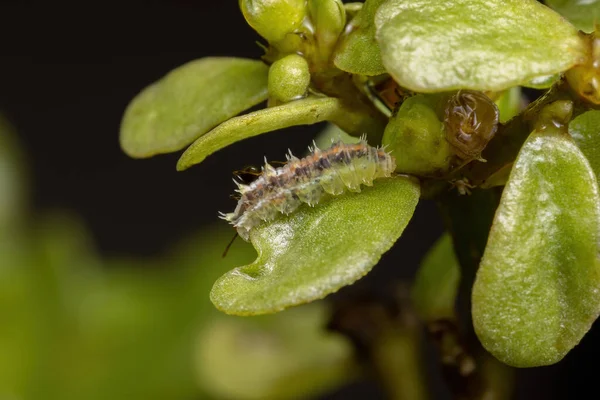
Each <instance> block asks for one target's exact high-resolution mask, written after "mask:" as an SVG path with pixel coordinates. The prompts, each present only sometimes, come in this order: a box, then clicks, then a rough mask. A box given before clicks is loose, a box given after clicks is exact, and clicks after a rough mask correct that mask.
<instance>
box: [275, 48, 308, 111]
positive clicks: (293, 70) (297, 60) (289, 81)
mask: <svg viewBox="0 0 600 400" xmlns="http://www.w3.org/2000/svg"><path fill="white" fill-rule="evenodd" d="M309 84H310V71H309V70H308V63H307V62H306V60H305V59H304V58H303V57H302V56H299V55H297V54H291V55H289V56H286V57H284V58H282V59H280V60H277V61H275V62H274V63H273V65H271V68H270V69H269V83H268V85H269V95H270V96H271V97H272V98H274V99H276V100H279V101H281V102H283V103H287V102H288V101H292V100H296V99H299V98H302V97H304V96H305V95H306V90H307V89H308V85H309Z"/></svg>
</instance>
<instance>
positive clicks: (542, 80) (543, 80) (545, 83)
mask: <svg viewBox="0 0 600 400" xmlns="http://www.w3.org/2000/svg"><path fill="white" fill-rule="evenodd" d="M560 77H561V74H554V75H543V76H537V77H535V78H533V79H532V80H530V81H529V82H525V83H522V84H521V86H525V87H528V88H532V89H548V88H550V87H551V86H552V85H554V84H555V83H556V82H558V81H559V80H560Z"/></svg>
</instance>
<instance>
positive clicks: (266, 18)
mask: <svg viewBox="0 0 600 400" xmlns="http://www.w3.org/2000/svg"><path fill="white" fill-rule="evenodd" d="M239 2H240V9H241V10H242V14H244V18H246V21H247V22H248V24H249V25H250V26H251V27H252V28H253V29H254V30H255V31H256V32H258V33H259V34H260V35H261V36H262V37H264V38H265V39H267V40H268V41H269V42H279V41H281V40H283V39H284V38H285V36H286V35H287V34H288V33H292V32H294V31H295V30H296V29H297V28H298V27H300V25H302V21H303V20H304V17H305V16H306V12H307V11H306V4H305V3H306V1H305V0H240V1H239Z"/></svg>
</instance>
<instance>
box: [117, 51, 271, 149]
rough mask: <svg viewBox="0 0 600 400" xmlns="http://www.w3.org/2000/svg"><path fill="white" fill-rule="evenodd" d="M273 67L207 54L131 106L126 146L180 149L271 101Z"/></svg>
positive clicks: (122, 138) (126, 120) (127, 113)
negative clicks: (269, 83) (269, 88)
mask: <svg viewBox="0 0 600 400" xmlns="http://www.w3.org/2000/svg"><path fill="white" fill-rule="evenodd" d="M267 74H268V67H267V66H266V65H265V64H263V63H262V62H260V61H254V60H246V59H242V58H220V57H207V58H202V59H199V60H196V61H192V62H189V63H187V64H185V65H183V66H181V67H179V68H176V69H174V70H173V71H171V72H170V73H169V74H167V75H166V76H165V77H164V78H162V79H161V80H159V81H158V82H156V83H154V84H152V85H150V86H148V87H147V88H146V89H144V90H143V91H142V92H141V93H140V94H138V95H137V97H136V98H135V99H133V101H132V102H131V103H130V104H129V106H128V107H127V110H126V111H125V115H124V116H123V121H122V123H121V135H120V141H121V148H122V149H123V151H125V152H126V153H127V154H128V155H130V156H131V157H137V158H144V157H151V156H153V155H156V154H160V153H169V152H174V151H177V150H181V149H182V148H184V147H185V146H187V145H188V144H190V143H191V142H193V141H194V140H195V139H197V138H198V137H200V136H201V135H203V134H205V133H206V132H208V131H209V130H210V129H212V128H213V127H215V126H216V125H218V124H220V123H221V122H223V121H226V120H228V119H229V118H231V117H233V116H235V115H237V114H239V113H240V112H242V111H244V110H246V109H248V108H250V107H252V106H254V105H256V104H258V103H260V102H262V101H264V100H266V99H267Z"/></svg>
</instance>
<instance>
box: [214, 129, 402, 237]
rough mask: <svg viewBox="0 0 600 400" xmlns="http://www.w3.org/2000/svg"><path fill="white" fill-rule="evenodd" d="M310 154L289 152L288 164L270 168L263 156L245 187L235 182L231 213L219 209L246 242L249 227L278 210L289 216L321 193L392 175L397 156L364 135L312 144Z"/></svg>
mask: <svg viewBox="0 0 600 400" xmlns="http://www.w3.org/2000/svg"><path fill="white" fill-rule="evenodd" d="M309 150H310V151H311V154H310V155H308V156H307V157H304V158H301V159H299V158H297V157H294V156H293V155H292V153H291V152H290V153H289V155H288V156H287V159H288V162H287V163H286V164H285V165H284V166H282V167H280V168H273V167H272V166H271V165H269V164H268V163H267V162H266V160H265V166H264V167H263V169H262V174H261V175H260V176H259V177H258V178H257V179H256V180H254V181H253V182H252V183H250V184H249V185H244V184H241V183H239V182H236V181H235V180H234V182H235V183H236V184H237V185H238V190H237V192H238V193H239V194H240V195H241V198H240V200H239V201H238V204H237V207H236V208H235V211H234V212H232V213H227V214H224V213H220V214H221V218H223V219H224V220H226V221H229V222H230V223H231V224H232V225H233V226H234V227H235V228H236V229H237V232H238V234H239V235H240V236H241V237H242V238H243V239H244V240H248V236H249V234H250V230H251V229H252V228H253V227H255V226H257V225H258V224H260V223H261V222H262V221H269V220H272V219H274V218H275V217H276V216H277V215H278V214H279V213H282V214H286V215H287V214H290V213H292V212H293V211H294V210H296V209H297V208H298V207H299V206H300V205H301V204H302V203H306V204H308V205H309V206H314V205H315V204H317V203H318V202H319V201H320V200H321V198H322V197H323V196H324V195H325V194H330V195H334V196H335V195H339V194H342V193H343V192H344V191H345V190H346V189H347V190H349V191H351V192H360V185H361V184H363V185H367V186H371V185H373V180H374V179H377V178H382V177H389V176H391V174H392V172H393V171H394V169H395V168H396V162H395V159H394V158H393V157H392V156H391V155H390V154H389V153H387V152H386V151H385V150H384V149H383V148H376V147H371V146H369V145H368V144H367V142H366V140H365V139H364V138H362V139H361V141H360V142H359V143H357V144H344V143H342V142H341V141H339V142H335V143H333V144H332V146H331V147H330V148H328V149H326V150H319V149H318V148H317V147H316V145H315V146H314V148H310V147H309Z"/></svg>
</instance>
